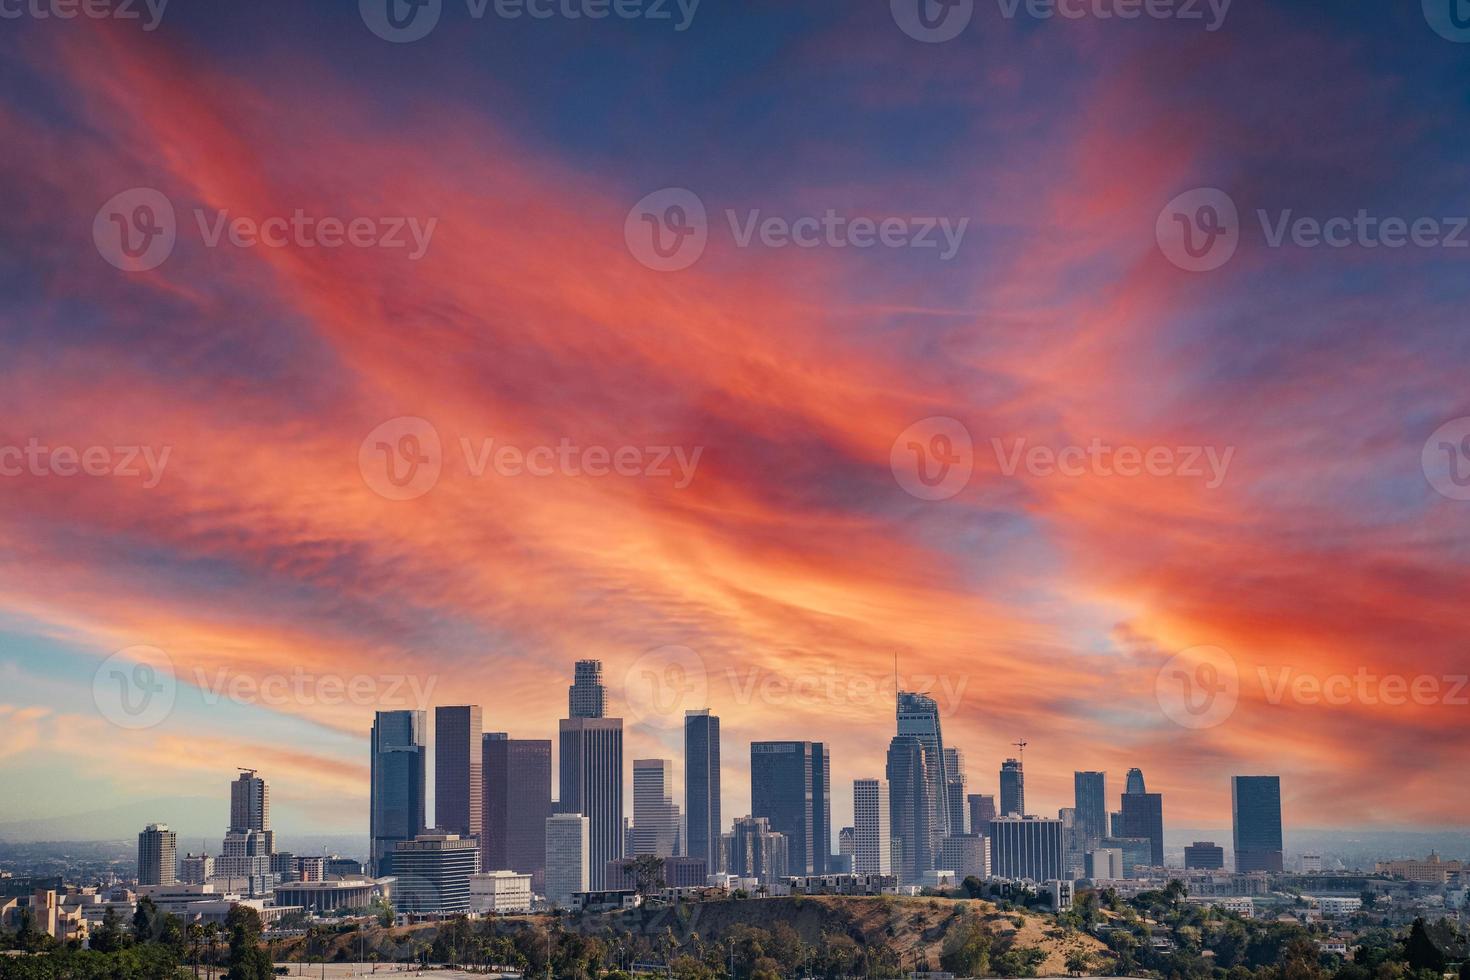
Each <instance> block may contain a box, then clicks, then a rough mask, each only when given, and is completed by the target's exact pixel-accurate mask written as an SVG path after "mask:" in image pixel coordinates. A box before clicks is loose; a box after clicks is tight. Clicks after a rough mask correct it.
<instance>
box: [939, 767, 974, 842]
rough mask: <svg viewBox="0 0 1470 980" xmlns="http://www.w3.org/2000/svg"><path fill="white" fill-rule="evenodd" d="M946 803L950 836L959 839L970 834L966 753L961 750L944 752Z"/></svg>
mask: <svg viewBox="0 0 1470 980" xmlns="http://www.w3.org/2000/svg"><path fill="white" fill-rule="evenodd" d="M944 774H945V779H946V780H947V782H946V784H945V786H946V788H945V791H944V792H945V796H944V799H945V802H946V803H947V805H948V806H949V834H950V836H951V837H958V836H960V835H962V834H965V833H968V832H969V822H968V821H967V820H966V819H965V817H966V816H967V814H966V813H965V809H966V807H965V784H966V783H967V782H968V781H969V780H968V778H967V777H966V776H965V753H964V752H962V751H960V750H959V749H945V750H944Z"/></svg>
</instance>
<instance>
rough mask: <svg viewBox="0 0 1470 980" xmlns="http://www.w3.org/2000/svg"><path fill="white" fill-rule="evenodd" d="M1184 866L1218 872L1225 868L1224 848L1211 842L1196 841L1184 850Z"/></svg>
mask: <svg viewBox="0 0 1470 980" xmlns="http://www.w3.org/2000/svg"><path fill="white" fill-rule="evenodd" d="M1184 866H1185V867H1186V868H1199V869H1200V870H1203V871H1219V870H1220V869H1221V868H1223V867H1225V848H1223V847H1221V846H1220V845H1219V844H1216V843H1215V842H1214V841H1212V840H1197V841H1195V842H1194V843H1193V844H1190V845H1189V846H1188V847H1186V848H1185V849H1184Z"/></svg>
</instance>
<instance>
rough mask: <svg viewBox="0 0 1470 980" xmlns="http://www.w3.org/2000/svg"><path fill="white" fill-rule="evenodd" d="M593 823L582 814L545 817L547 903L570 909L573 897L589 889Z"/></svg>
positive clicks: (561, 814)
mask: <svg viewBox="0 0 1470 980" xmlns="http://www.w3.org/2000/svg"><path fill="white" fill-rule="evenodd" d="M590 837H591V824H590V823H589V821H588V820H587V818H586V817H585V816H583V815H582V814H580V813H557V814H553V815H552V816H550V817H547V818H546V901H547V902H548V903H549V904H550V905H551V906H552V907H554V908H571V907H572V900H573V896H575V895H576V894H577V893H578V892H585V891H587V890H588V889H589V888H590V884H589V883H590V881H591V854H590Z"/></svg>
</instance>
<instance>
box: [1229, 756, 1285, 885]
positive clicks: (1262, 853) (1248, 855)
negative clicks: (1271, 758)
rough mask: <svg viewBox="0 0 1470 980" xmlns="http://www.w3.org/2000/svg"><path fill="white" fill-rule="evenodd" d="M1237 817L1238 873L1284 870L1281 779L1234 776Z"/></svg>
mask: <svg viewBox="0 0 1470 980" xmlns="http://www.w3.org/2000/svg"><path fill="white" fill-rule="evenodd" d="M1230 799H1231V809H1232V810H1233V811H1234V816H1235V870H1236V871H1237V872H1238V873H1240V874H1247V873H1249V872H1252V871H1280V870H1281V866H1282V865H1281V858H1282V854H1281V849H1282V842H1281V777H1280V776H1232V777H1231V778H1230Z"/></svg>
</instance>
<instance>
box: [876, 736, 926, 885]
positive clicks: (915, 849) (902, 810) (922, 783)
mask: <svg viewBox="0 0 1470 980" xmlns="http://www.w3.org/2000/svg"><path fill="white" fill-rule="evenodd" d="M924 755H925V753H924V743H922V742H921V741H919V739H918V738H916V737H915V736H913V735H895V736H894V737H893V740H892V741H890V742H889V743H888V768H887V773H886V775H887V778H888V804H889V807H888V812H889V818H888V825H889V833H890V834H891V835H892V838H893V840H894V842H895V843H894V850H896V851H898V852H899V853H900V854H901V860H900V861H899V864H898V866H897V867H895V868H894V869H893V873H894V874H895V875H897V876H898V880H899V884H903V885H915V884H919V883H920V882H922V881H923V879H924V873H925V872H927V871H933V870H934V857H935V854H934V852H933V850H931V848H930V847H929V842H930V841H931V840H932V839H933V831H932V828H931V826H930V824H929V821H930V819H932V818H933V816H934V806H933V801H932V800H931V799H930V797H929V793H930V792H931V790H932V789H933V784H932V783H931V782H930V780H929V778H928V772H927V770H926V769H925V767H924Z"/></svg>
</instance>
